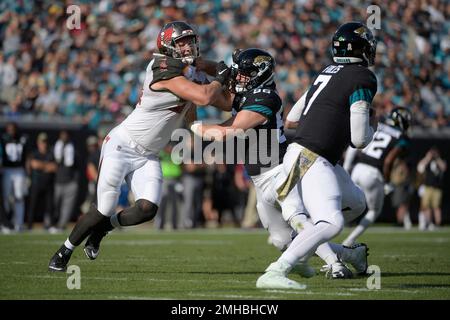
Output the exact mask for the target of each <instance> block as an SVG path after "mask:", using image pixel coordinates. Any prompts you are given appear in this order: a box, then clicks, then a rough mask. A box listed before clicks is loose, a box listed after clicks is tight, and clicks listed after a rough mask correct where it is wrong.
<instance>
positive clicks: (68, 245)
mask: <svg viewBox="0 0 450 320" xmlns="http://www.w3.org/2000/svg"><path fill="white" fill-rule="evenodd" d="M64 246H65V247H66V248H67V249H69V250H72V251H73V249H75V246H74V245H73V244H72V243H71V242H70V240H69V238H67V240H66V241H65V242H64Z"/></svg>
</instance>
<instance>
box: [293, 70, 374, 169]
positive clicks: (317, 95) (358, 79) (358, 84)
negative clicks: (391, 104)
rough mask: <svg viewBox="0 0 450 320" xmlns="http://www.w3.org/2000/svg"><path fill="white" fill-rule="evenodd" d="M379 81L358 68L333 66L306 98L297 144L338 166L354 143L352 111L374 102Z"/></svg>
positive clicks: (313, 86) (296, 137) (368, 72)
mask: <svg viewBox="0 0 450 320" xmlns="http://www.w3.org/2000/svg"><path fill="white" fill-rule="evenodd" d="M376 92H377V79H376V77H375V75H374V74H373V73H372V71H370V70H369V69H368V68H366V67H364V66H360V65H357V64H330V65H328V66H327V67H326V68H324V69H323V70H322V72H320V74H319V75H318V76H317V77H316V78H315V80H314V82H313V84H312V86H311V87H310V88H309V89H308V93H307V94H306V100H305V106H304V108H303V110H302V114H301V117H300V125H299V126H298V127H297V131H296V134H295V138H294V141H295V142H297V143H298V144H300V145H302V146H304V147H306V148H308V149H309V150H311V151H313V152H315V153H317V154H318V155H320V156H322V157H324V158H325V159H327V160H328V161H329V162H330V163H332V164H333V165H335V164H336V163H337V162H338V161H339V160H340V158H341V156H342V154H343V152H344V150H345V149H346V148H347V147H348V146H349V144H350V142H351V134H350V107H351V105H352V104H354V103H357V102H359V101H366V102H368V103H369V104H370V103H371V102H372V99H373V97H374V96H375V93H376Z"/></svg>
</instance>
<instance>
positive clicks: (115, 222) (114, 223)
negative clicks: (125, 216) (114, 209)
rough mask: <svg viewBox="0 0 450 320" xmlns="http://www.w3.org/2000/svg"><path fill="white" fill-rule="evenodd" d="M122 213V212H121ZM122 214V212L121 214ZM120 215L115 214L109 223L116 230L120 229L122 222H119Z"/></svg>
mask: <svg viewBox="0 0 450 320" xmlns="http://www.w3.org/2000/svg"><path fill="white" fill-rule="evenodd" d="M121 212H122V211H121ZM119 213H120V212H119ZM119 213H116V214H113V215H112V216H111V218H110V220H109V222H110V223H111V225H112V226H113V227H114V228H120V227H121V225H120V222H119Z"/></svg>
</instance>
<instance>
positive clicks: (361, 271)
mask: <svg viewBox="0 0 450 320" xmlns="http://www.w3.org/2000/svg"><path fill="white" fill-rule="evenodd" d="M346 249H347V250H346ZM368 255H369V248H368V247H367V245H366V244H365V243H358V244H355V245H353V246H350V247H346V246H344V254H342V257H341V259H342V261H344V262H345V263H350V264H351V265H352V267H353V268H355V271H356V273H357V274H358V275H365V274H367V267H368V266H369V264H368V262H367V256H368Z"/></svg>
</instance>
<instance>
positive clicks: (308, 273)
mask: <svg viewBox="0 0 450 320" xmlns="http://www.w3.org/2000/svg"><path fill="white" fill-rule="evenodd" d="M291 272H294V273H297V274H298V275H300V276H301V277H303V278H311V277H314V276H315V275H316V270H314V268H313V267H311V266H310V265H309V264H308V263H307V262H299V263H298V264H296V265H295V266H294V267H293V268H292V270H291Z"/></svg>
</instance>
